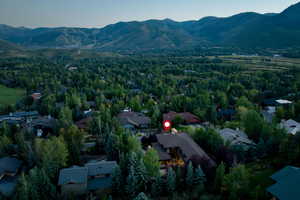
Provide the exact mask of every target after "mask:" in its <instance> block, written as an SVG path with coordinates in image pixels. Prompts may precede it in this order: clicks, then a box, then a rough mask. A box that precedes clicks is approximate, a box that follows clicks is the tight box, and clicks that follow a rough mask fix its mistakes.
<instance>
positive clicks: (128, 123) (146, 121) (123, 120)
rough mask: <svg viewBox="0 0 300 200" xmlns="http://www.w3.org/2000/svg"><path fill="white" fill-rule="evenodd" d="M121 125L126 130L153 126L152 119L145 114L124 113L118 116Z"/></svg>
mask: <svg viewBox="0 0 300 200" xmlns="http://www.w3.org/2000/svg"><path fill="white" fill-rule="evenodd" d="M117 118H118V120H119V122H120V124H121V125H122V126H123V127H124V128H126V129H132V130H134V129H146V128H149V126H150V124H151V119H150V118H149V117H147V116H146V115H144V114H143V113H138V112H131V111H129V110H128V111H123V112H121V113H120V114H118V116H117Z"/></svg>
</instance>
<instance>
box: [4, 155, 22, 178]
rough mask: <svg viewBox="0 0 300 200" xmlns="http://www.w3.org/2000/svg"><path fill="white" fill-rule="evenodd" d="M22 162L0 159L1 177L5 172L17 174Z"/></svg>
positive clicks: (5, 158) (12, 159)
mask: <svg viewBox="0 0 300 200" xmlns="http://www.w3.org/2000/svg"><path fill="white" fill-rule="evenodd" d="M21 165H22V161H20V160H18V159H16V158H12V157H4V158H1V159H0V175H1V174H3V173H5V172H11V173H17V171H18V169H19V168H20V167H21Z"/></svg>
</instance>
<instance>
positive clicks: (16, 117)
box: [0, 111, 39, 124]
mask: <svg viewBox="0 0 300 200" xmlns="http://www.w3.org/2000/svg"><path fill="white" fill-rule="evenodd" d="M38 116H39V113H38V112H37V111H30V112H15V113H9V114H8V115H0V123H1V122H4V121H5V122H7V123H13V124H20V123H23V122H28V121H31V120H33V119H36V118H37V117H38Z"/></svg>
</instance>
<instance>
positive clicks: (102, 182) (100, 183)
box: [87, 177, 112, 190]
mask: <svg viewBox="0 0 300 200" xmlns="http://www.w3.org/2000/svg"><path fill="white" fill-rule="evenodd" d="M111 185H112V178H111V177H104V178H103V177H102V178H95V179H91V180H89V181H88V185H87V188H88V190H99V189H107V188H110V187H111Z"/></svg>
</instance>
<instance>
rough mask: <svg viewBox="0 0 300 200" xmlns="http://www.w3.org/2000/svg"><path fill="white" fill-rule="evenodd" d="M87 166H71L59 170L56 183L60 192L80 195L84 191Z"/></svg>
mask: <svg viewBox="0 0 300 200" xmlns="http://www.w3.org/2000/svg"><path fill="white" fill-rule="evenodd" d="M87 177H88V168H87V167H79V166H73V167H71V168H65V169H62V170H60V172H59V178H58V185H59V186H60V187H61V193H62V194H63V195H66V194H74V195H81V194H85V193H86V189H87Z"/></svg>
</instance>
